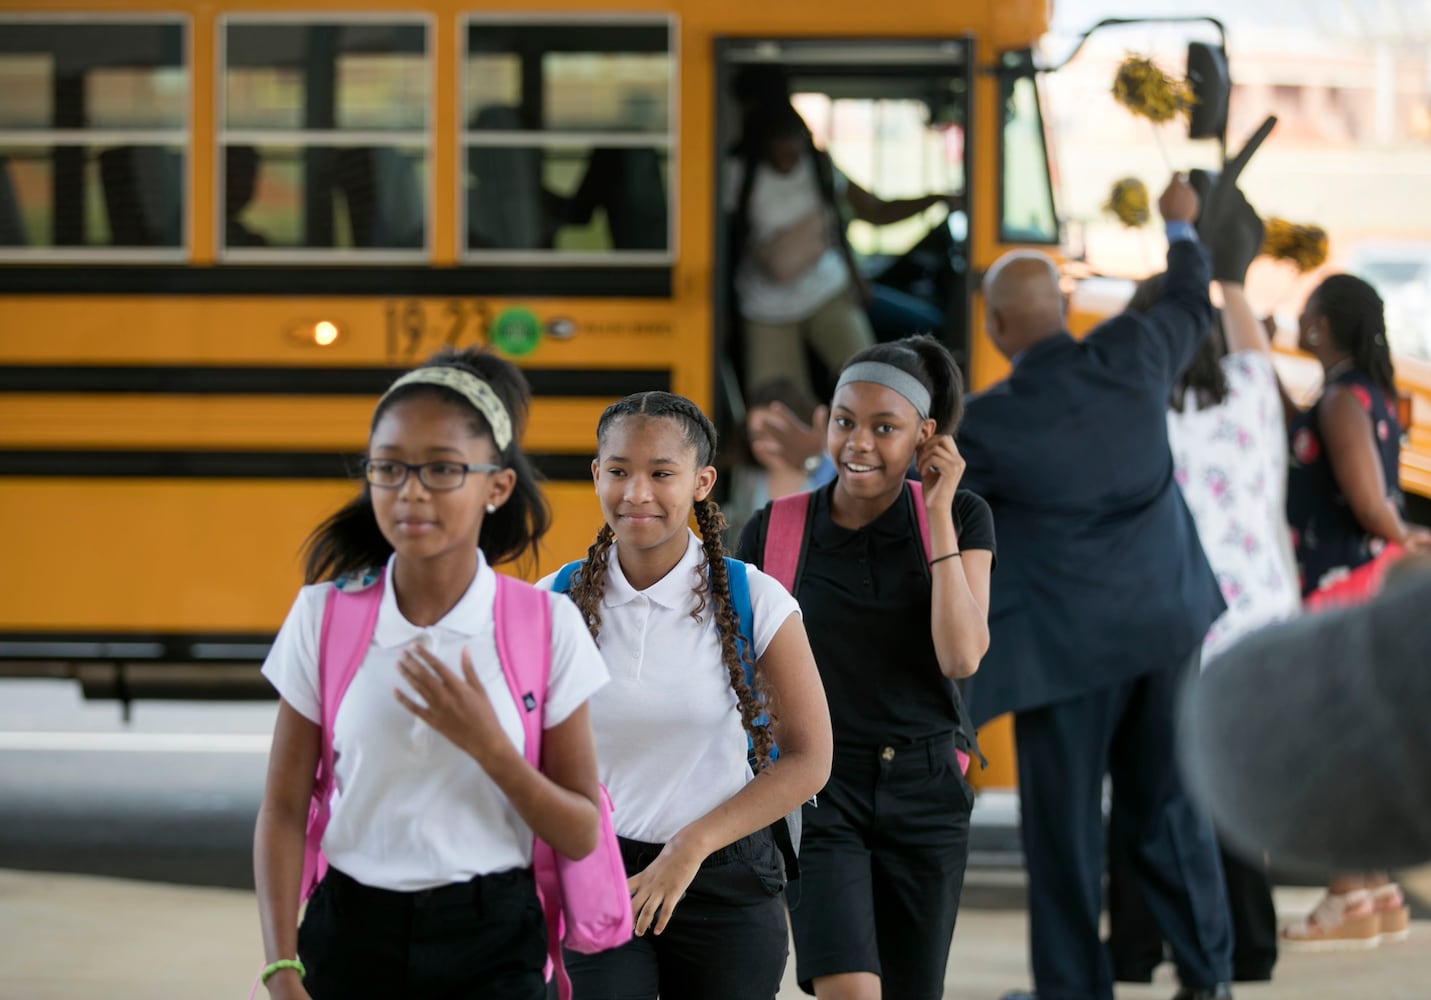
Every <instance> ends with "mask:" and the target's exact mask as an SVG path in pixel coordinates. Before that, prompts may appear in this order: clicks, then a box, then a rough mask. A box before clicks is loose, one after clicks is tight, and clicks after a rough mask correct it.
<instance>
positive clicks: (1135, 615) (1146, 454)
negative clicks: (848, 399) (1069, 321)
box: [959, 173, 1255, 1000]
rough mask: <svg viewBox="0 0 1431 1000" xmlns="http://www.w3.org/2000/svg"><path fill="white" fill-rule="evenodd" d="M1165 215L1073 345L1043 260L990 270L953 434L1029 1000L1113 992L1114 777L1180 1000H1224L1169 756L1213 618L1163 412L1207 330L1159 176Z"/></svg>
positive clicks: (1018, 257) (1074, 999)
mask: <svg viewBox="0 0 1431 1000" xmlns="http://www.w3.org/2000/svg"><path fill="white" fill-rule="evenodd" d="M1233 178H1234V179H1235V173H1234V174H1233ZM1213 197H1214V198H1215V197H1216V195H1215V194H1214V196H1213ZM1210 200H1211V199H1210ZM1159 208H1160V210H1161V211H1162V214H1163V218H1164V219H1165V220H1166V222H1167V228H1168V237H1169V242H1170V246H1169V250H1168V268H1167V278H1166V280H1165V282H1164V285H1163V290H1162V296H1161V298H1160V300H1159V302H1158V303H1157V305H1155V306H1154V307H1153V308H1152V309H1151V310H1150V311H1149V312H1148V313H1146V314H1145V315H1141V316H1139V315H1133V314H1129V313H1124V314H1122V315H1119V316H1115V317H1113V318H1112V319H1110V320H1108V321H1107V322H1105V323H1103V324H1101V325H1100V326H1099V327H1098V328H1097V329H1095V330H1094V331H1093V332H1092V333H1090V334H1089V335H1088V336H1087V337H1086V338H1085V339H1084V340H1082V341H1078V340H1075V339H1074V338H1073V337H1071V336H1070V335H1069V334H1068V333H1067V331H1066V329H1065V327H1064V315H1063V299H1062V295H1061V294H1060V290H1059V284H1058V273H1057V271H1056V269H1055V268H1054V265H1053V263H1052V262H1051V261H1050V260H1049V259H1048V258H1047V257H1045V256H1043V255H1042V254H1039V253H1036V252H1030V251H1018V252H1015V253H1014V254H1010V255H1007V256H1006V257H1004V258H1003V259H1001V260H1000V261H998V262H997V263H996V264H995V265H994V267H993V268H992V269H991V270H990V272H989V274H988V275H987V277H986V279H985V282H984V296H985V312H986V327H987V330H988V333H989V336H990V338H991V339H992V340H993V342H994V344H995V346H996V347H997V348H998V349H999V351H1000V352H1001V353H1002V354H1004V355H1005V356H1006V357H1008V358H1009V359H1010V361H1011V362H1012V363H1013V372H1012V374H1011V375H1010V376H1009V378H1008V379H1006V380H1005V381H1004V382H1001V383H999V384H998V385H996V386H994V387H992V388H990V389H989V390H988V391H986V392H984V393H982V394H980V395H979V396H976V397H974V398H973V399H971V400H970V401H969V404H968V408H967V410H966V412H965V417H964V423H963V425H962V427H961V429H960V431H959V451H960V453H961V454H962V455H963V456H964V458H965V460H966V462H967V463H968V467H967V469H966V471H965V473H964V479H963V483H964V485H966V486H967V487H968V488H969V489H972V490H974V491H975V492H977V493H979V494H980V495H982V496H983V497H984V498H985V499H986V500H988V501H989V504H990V505H991V506H992V507H993V511H994V517H995V520H996V522H997V524H998V530H999V543H1000V544H999V581H998V583H997V586H996V587H995V588H994V592H993V594H992V597H991V602H992V606H991V608H990V614H989V627H990V631H991V633H992V634H991V643H990V647H989V653H988V655H987V656H986V657H985V659H984V663H983V666H982V667H981V669H980V671H979V674H978V677H977V678H976V679H975V680H974V681H973V682H972V683H971V685H970V696H971V701H970V709H971V712H972V714H973V716H974V722H975V724H976V725H977V724H982V723H983V722H986V721H988V720H989V719H991V718H993V717H994V716H996V715H1001V714H1003V713H1005V712H1013V713H1015V734H1016V738H1017V742H1018V759H1019V760H1018V766H1019V798H1020V803H1021V809H1022V832H1023V840H1024V853H1025V859H1026V864H1027V869H1028V882H1029V919H1030V948H1031V960H1032V966H1033V974H1034V982H1035V986H1036V989H1037V996H1038V998H1039V1000H1112V997H1113V978H1112V969H1111V966H1110V963H1109V960H1108V958H1107V955H1106V953H1105V951H1104V949H1103V947H1102V944H1101V942H1100V938H1099V913H1100V911H1101V907H1102V891H1103V885H1102V877H1103V869H1104V828H1103V815H1102V808H1101V804H1102V790H1103V779H1104V776H1105V775H1107V774H1111V775H1112V779H1113V784H1114V788H1115V795H1114V799H1113V801H1114V806H1113V808H1114V809H1115V810H1116V811H1117V816H1118V821H1119V825H1120V828H1121V829H1125V830H1129V831H1131V833H1130V840H1131V841H1132V842H1133V844H1134V848H1133V853H1134V858H1135V865H1136V868H1137V871H1138V873H1139V876H1140V881H1141V884H1142V885H1143V887H1144V891H1145V896H1146V898H1147V902H1148V905H1149V907H1150V909H1151V910H1152V912H1153V914H1154V915H1155V916H1156V918H1157V920H1158V924H1159V926H1160V927H1161V928H1162V929H1163V932H1164V934H1165V935H1166V936H1167V939H1168V941H1169V943H1170V945H1171V947H1172V950H1173V954H1174V960H1175V961H1176V963H1177V966H1178V970H1179V975H1180V977H1181V979H1182V982H1183V989H1182V990H1181V991H1180V992H1179V993H1178V995H1177V997H1178V1000H1212V998H1223V997H1229V996H1230V995H1231V993H1230V990H1229V988H1228V986H1227V982H1228V980H1229V979H1230V978H1231V967H1230V966H1231V932H1230V926H1229V917H1228V911H1227V900H1226V896H1225V893H1224V889H1223V884H1222V875H1221V868H1220V865H1219V860H1218V852H1217V843H1216V840H1215V838H1214V836H1213V832H1212V827H1211V824H1210V823H1209V822H1208V821H1207V820H1206V818H1205V817H1203V816H1202V815H1201V814H1200V813H1199V812H1198V810H1197V809H1196V808H1195V807H1194V805H1193V803H1192V801H1191V800H1190V798H1189V797H1188V795H1187V794H1186V793H1185V791H1184V789H1183V786H1182V782H1181V780H1180V778H1179V775H1178V771H1177V768H1176V764H1175V754H1174V746H1173V730H1174V725H1173V722H1174V707H1175V704H1174V703H1175V698H1176V695H1177V692H1178V690H1179V687H1180V683H1181V681H1182V680H1183V678H1184V677H1185V676H1186V674H1187V671H1188V669H1189V666H1190V664H1192V663H1193V662H1195V659H1196V656H1197V652H1198V650H1199V647H1200V644H1201V642H1202V638H1203V635H1204V633H1205V632H1206V631H1207V628H1208V626H1209V625H1210V624H1211V623H1212V622H1213V620H1214V619H1215V618H1216V617H1217V616H1218V614H1219V613H1220V612H1221V611H1222V609H1223V606H1224V605H1223V600H1222V596H1221V593H1220V591H1219V589H1218V585H1217V581H1216V579H1215V578H1214V576H1213V573H1212V570H1211V569H1210V567H1209V566H1208V562H1207V558H1206V557H1205V556H1204V555H1203V551H1202V546H1201V544H1200V542H1199V541H1198V536H1197V529H1196V528H1195V526H1194V524H1193V520H1192V516H1191V514H1190V513H1189V512H1188V509H1187V507H1186V505H1185V504H1184V503H1183V500H1182V495H1181V493H1180V492H1179V491H1178V489H1177V486H1176V484H1175V483H1174V480H1173V460H1172V455H1171V452H1170V450H1169V446H1168V437H1167V420H1166V413H1167V407H1168V399H1169V397H1170V393H1171V390H1172V386H1173V383H1174V382H1175V381H1176V380H1177V378H1178V377H1179V375H1180V374H1181V373H1182V371H1183V369H1184V368H1185V367H1186V366H1187V364H1188V362H1189V361H1190V360H1191V358H1192V357H1193V354H1194V353H1195V352H1196V350H1197V348H1198V346H1199V344H1200V342H1201V340H1202V338H1203V336H1204V335H1205V333H1206V331H1207V330H1208V328H1209V326H1210V325H1211V323H1212V317H1213V310H1212V304H1211V302H1210V301H1209V299H1208V285H1209V281H1210V279H1211V273H1210V270H1209V260H1208V256H1207V254H1206V252H1205V251H1204V249H1203V248H1202V246H1200V245H1199V242H1198V238H1197V232H1196V230H1195V229H1194V226H1193V223H1194V220H1196V219H1197V217H1198V197H1197V195H1196V193H1195V192H1194V191H1193V189H1192V187H1190V186H1189V185H1188V184H1187V183H1186V182H1185V181H1183V180H1182V179H1181V178H1174V179H1173V182H1172V183H1171V184H1170V185H1169V186H1168V188H1167V190H1166V191H1165V192H1164V193H1163V195H1162V198H1161V199H1160V201H1159ZM1254 252H1255V251H1254ZM1248 259H1249V260H1250V257H1249V258H1248ZM1027 996H1029V995H1028V994H1010V995H1009V997H1027Z"/></svg>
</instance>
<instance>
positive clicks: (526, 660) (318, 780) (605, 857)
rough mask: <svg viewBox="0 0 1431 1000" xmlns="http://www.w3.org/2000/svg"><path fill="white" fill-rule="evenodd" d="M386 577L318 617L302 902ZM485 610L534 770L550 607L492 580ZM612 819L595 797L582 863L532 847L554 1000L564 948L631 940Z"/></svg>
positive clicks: (542, 598) (606, 804)
mask: <svg viewBox="0 0 1431 1000" xmlns="http://www.w3.org/2000/svg"><path fill="white" fill-rule="evenodd" d="M384 576H385V571H379V572H378V573H377V574H375V575H374V574H370V575H366V576H364V578H363V579H362V580H361V581H360V582H359V585H358V586H356V587H353V586H351V585H349V584H347V582H346V581H339V582H338V583H337V584H336V585H335V586H334V588H333V589H332V590H331V591H330V592H329V594H328V600H327V603H326V604H325V605H324V608H323V629H322V634H321V638H320V640H319V643H320V644H319V654H318V685H319V692H320V698H321V704H322V709H321V710H322V733H323V735H322V745H321V752H320V755H319V758H318V771H317V774H316V775H315V776H314V780H313V798H312V801H311V803H310V806H309V813H308V832H307V838H306V842H305V844H304V851H303V898H304V899H307V898H308V897H309V896H311V895H312V894H313V890H314V889H315V888H317V885H318V881H319V879H321V878H322V877H323V873H324V872H325V871H327V868H328V863H327V861H326V860H325V859H324V857H323V854H322V843H323V832H324V830H326V829H327V827H328V817H329V804H330V800H331V799H332V792H333V723H334V720H335V719H337V717H338V706H339V705H340V704H341V703H342V700H343V695H344V694H346V693H347V690H348V685H349V684H351V683H352V680H353V675H354V674H356V673H357V672H358V668H359V667H360V666H361V665H362V662H363V658H364V657H365V656H366V654H367V651H368V647H369V645H371V643H372V637H373V630H374V628H375V627H376V625H377V621H378V608H379V607H380V606H381V605H382V599H383V586H384V582H385V581H384ZM493 610H494V618H495V623H496V639H497V655H498V659H500V660H501V663H502V673H503V675H504V676H505V677H506V679H507V687H508V689H509V690H510V691H511V693H512V699H513V700H514V701H515V702H516V703H517V709H518V711H519V713H520V714H521V717H522V729H523V732H524V734H525V737H526V740H525V743H526V758H527V761H528V762H529V763H530V764H531V765H532V766H533V767H536V768H540V767H541V745H542V743H541V741H542V730H543V726H542V719H543V718H544V711H543V710H544V708H545V705H546V696H547V682H548V679H549V677H550V674H551V648H552V644H551V635H552V621H551V598H550V596H549V595H548V594H547V593H546V592H545V591H542V590H538V589H537V588H536V587H533V586H531V585H530V584H527V583H523V582H522V581H520V580H515V579H513V578H512V577H509V576H507V575H505V574H502V573H498V574H497V599H496V605H495V607H494V609H493ZM611 812H612V805H611V796H610V795H609V794H608V793H607V791H606V789H605V787H603V788H602V789H601V840H600V842H599V843H598V845H597V848H596V850H595V851H593V852H592V853H591V854H589V855H587V856H586V857H585V858H582V859H581V860H580V861H571V860H569V859H567V858H565V857H562V856H561V855H559V854H557V853H556V851H554V850H552V848H551V847H549V846H548V845H547V844H545V843H543V842H542V841H541V840H539V839H538V840H535V841H534V842H533V845H532V870H533V874H534V876H535V878H536V883H537V895H538V897H539V898H540V899H541V903H542V914H543V916H544V917H545V918H546V924H547V978H548V979H550V978H551V976H552V975H555V976H556V979H557V987H558V992H559V995H560V997H561V1000H569V998H570V996H571V981H570V980H569V979H568V978H567V975H566V969H565V968H564V967H563V965H562V961H561V950H562V946H563V945H565V946H566V947H567V948H570V949H571V950H573V951H579V952H583V953H586V954H591V953H593V952H598V951H605V950H606V949H608V948H616V947H619V946H621V945H623V944H625V943H626V942H628V941H630V940H631V933H632V919H631V894H630V892H629V890H628V889H627V887H626V868H625V865H624V864H623V863H622V861H621V849H620V847H619V846H618V845H617V842H616V830H615V828H614V827H613V826H612V823H611Z"/></svg>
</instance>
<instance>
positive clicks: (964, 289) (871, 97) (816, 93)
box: [712, 38, 973, 432]
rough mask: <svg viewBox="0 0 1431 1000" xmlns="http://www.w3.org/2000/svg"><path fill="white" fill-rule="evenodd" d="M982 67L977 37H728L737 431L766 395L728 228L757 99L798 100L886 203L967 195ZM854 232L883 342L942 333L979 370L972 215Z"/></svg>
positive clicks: (838, 160)
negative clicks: (760, 393)
mask: <svg viewBox="0 0 1431 1000" xmlns="http://www.w3.org/2000/svg"><path fill="white" fill-rule="evenodd" d="M972 65H973V42H972V40H971V39H968V38H958V39H947V40H938V39H920V40H915V41H899V40H883V39H881V40H874V41H867V40H851V39H811V38H796V39H791V38H782V39H774V38H761V39H753V38H741V39H730V38H725V39H717V40H716V80H715V95H716V114H715V117H714V126H715V145H714V159H715V162H714V163H713V165H712V166H713V173H712V176H713V177H716V178H718V179H720V180H721V181H723V182H724V183H717V185H716V190H715V193H714V198H715V200H716V204H715V218H716V219H717V220H719V222H718V224H717V226H716V227H715V241H716V249H715V257H714V260H715V263H716V267H715V272H716V273H715V276H714V288H715V289H716V290H717V293H716V296H715V310H716V338H715V343H716V357H717V362H718V374H719V382H720V384H719V389H718V393H717V395H718V397H719V403H720V410H721V413H720V415H721V417H722V418H723V422H725V424H726V426H725V428H724V429H725V430H727V432H732V431H735V429H738V427H739V425H740V423H741V421H742V420H743V416H744V398H745V395H746V394H747V393H748V392H749V390H750V389H751V388H752V387H751V386H749V385H747V384H745V381H744V378H743V374H744V373H743V371H742V368H743V364H742V358H741V354H742V348H741V330H740V322H739V315H738V312H737V310H736V308H735V302H734V300H733V296H732V294H731V293H730V288H731V285H732V280H731V279H732V270H733V267H734V264H735V248H734V247H732V246H730V234H729V226H728V225H725V224H723V223H725V222H726V221H728V217H729V216H730V214H731V213H730V209H731V206H732V202H733V200H734V194H733V192H732V191H730V190H729V188H730V186H731V184H730V181H729V178H730V177H731V176H733V174H732V172H731V170H730V168H729V164H730V162H731V160H732V149H733V147H734V146H735V144H736V142H737V141H738V139H739V138H740V132H741V127H742V124H741V123H742V117H743V114H744V113H745V112H746V111H748V110H749V108H750V107H751V106H752V104H753V103H756V102H759V101H783V100H787V99H788V100H789V101H790V102H791V103H792V104H793V105H794V106H795V108H796V110H797V111H799V112H800V113H801V115H802V117H804V118H805V121H806V124H808V125H809V126H810V130H811V132H812V134H813V136H814V138H815V143H816V145H817V146H818V147H819V148H821V149H823V150H824V151H825V152H827V153H829V154H830V156H831V159H832V160H833V162H834V164H835V167H836V168H837V169H838V170H840V171H841V172H843V173H844V174H846V175H848V176H849V177H850V178H851V179H853V180H854V181H855V182H856V183H858V184H859V185H860V186H861V187H863V188H865V189H866V190H868V191H870V192H871V193H872V194H875V195H877V196H879V197H882V198H887V199H892V198H905V197H915V196H919V195H923V194H927V193H938V192H962V191H965V190H966V189H967V185H968V179H969V174H970V160H969V144H968V143H967V142H966V141H965V136H966V134H967V133H968V129H969V116H970V110H971V101H970V95H971V93H972V86H971V77H970V74H971V67H972ZM742 102H744V106H743V105H742ZM736 173H738V171H736ZM844 224H845V226H846V234H847V236H848V239H849V242H850V245H851V249H852V250H853V251H854V254H855V259H856V262H857V265H858V267H859V269H860V272H861V274H862V275H863V276H864V277H865V279H866V281H867V282H868V283H869V284H870V287H871V289H872V291H873V293H874V294H873V303H872V305H871V308H870V310H869V312H870V315H871V319H872V325H873V326H874V328H875V332H876V336H877V337H878V338H879V339H881V340H889V339H897V338H898V337H901V336H906V335H908V334H911V333H925V332H927V333H933V334H934V335H935V336H938V337H939V338H940V339H941V340H942V341H943V342H944V343H945V344H946V345H947V346H948V347H949V349H950V350H951V351H952V352H953V353H954V356H955V357H956V358H957V359H958V360H959V362H960V364H961V366H966V370H967V361H968V356H969V335H970V324H969V318H970V308H969V306H970V291H971V289H970V283H969V279H970V270H971V269H970V267H969V255H968V234H969V220H968V217H967V215H966V214H965V213H964V212H962V211H961V212H954V213H949V212H947V211H945V210H944V209H941V208H936V209H931V210H929V211H927V212H925V213H922V214H920V215H917V216H914V217H913V218H910V219H906V220H905V221H903V222H901V223H897V224H894V225H890V226H883V227H879V228H875V227H872V226H870V225H869V224H868V223H864V222H860V221H853V222H850V221H848V220H847V219H846V220H845V223H844ZM882 307H883V308H882ZM810 360H811V363H812V365H813V366H814V367H815V374H816V378H815V380H814V381H815V384H816V386H817V390H818V389H819V388H820V387H821V385H822V383H823V387H824V388H826V389H828V387H829V386H830V385H831V384H833V376H834V374H835V373H833V372H825V371H823V370H820V369H819V366H818V362H817V361H816V359H814V358H813V357H812V358H811V359H810ZM737 432H738V431H737Z"/></svg>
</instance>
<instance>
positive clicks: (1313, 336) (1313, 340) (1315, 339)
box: [1307, 330, 1322, 347]
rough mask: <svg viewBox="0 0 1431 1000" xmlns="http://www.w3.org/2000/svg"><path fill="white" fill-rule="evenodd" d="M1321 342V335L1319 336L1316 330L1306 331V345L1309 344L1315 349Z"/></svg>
mask: <svg viewBox="0 0 1431 1000" xmlns="http://www.w3.org/2000/svg"><path fill="white" fill-rule="evenodd" d="M1321 342H1322V335H1321V334H1319V333H1318V332H1317V331H1316V330H1308V331H1307V343H1309V344H1311V345H1312V346H1313V347H1316V346H1317V345H1318V344H1320V343H1321Z"/></svg>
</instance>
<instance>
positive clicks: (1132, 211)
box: [1103, 177, 1153, 229]
mask: <svg viewBox="0 0 1431 1000" xmlns="http://www.w3.org/2000/svg"><path fill="white" fill-rule="evenodd" d="M1103 209H1104V211H1107V212H1112V213H1113V215H1114V217H1115V218H1117V220H1118V221H1119V222H1121V223H1123V225H1125V226H1127V227H1128V228H1129V229H1136V228H1138V227H1139V226H1143V225H1147V222H1148V220H1149V219H1151V218H1152V217H1153V213H1152V211H1151V210H1150V209H1149V207H1148V186H1147V185H1146V184H1144V183H1143V182H1142V181H1140V180H1138V178H1136V177H1124V178H1123V179H1122V180H1120V181H1117V182H1115V183H1114V185H1113V190H1112V191H1111V192H1109V194H1108V200H1107V201H1106V202H1105V203H1104V205H1103Z"/></svg>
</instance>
